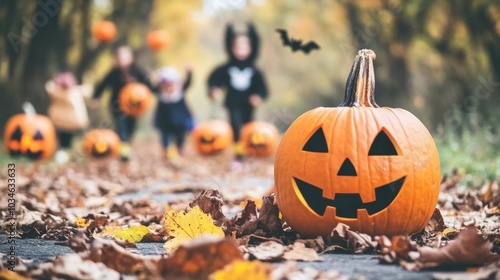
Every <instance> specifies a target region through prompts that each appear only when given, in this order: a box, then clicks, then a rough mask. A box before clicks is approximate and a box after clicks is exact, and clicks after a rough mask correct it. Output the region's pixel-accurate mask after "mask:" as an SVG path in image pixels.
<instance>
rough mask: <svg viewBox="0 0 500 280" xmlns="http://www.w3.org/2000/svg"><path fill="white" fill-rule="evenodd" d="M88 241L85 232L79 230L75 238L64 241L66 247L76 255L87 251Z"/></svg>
mask: <svg viewBox="0 0 500 280" xmlns="http://www.w3.org/2000/svg"><path fill="white" fill-rule="evenodd" d="M89 241H90V240H89V238H88V237H87V235H86V234H85V230H83V229H80V230H78V232H77V233H76V234H75V236H73V237H72V238H70V239H68V240H67V241H66V245H68V246H69V247H70V248H71V249H72V250H73V251H75V252H76V253H79V252H83V251H85V250H87V243H88V242H89Z"/></svg>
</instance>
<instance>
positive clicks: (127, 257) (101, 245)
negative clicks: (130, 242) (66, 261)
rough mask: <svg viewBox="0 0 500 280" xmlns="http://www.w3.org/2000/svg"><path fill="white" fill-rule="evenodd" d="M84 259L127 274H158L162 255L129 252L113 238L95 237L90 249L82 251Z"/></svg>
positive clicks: (150, 275) (151, 275)
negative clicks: (142, 254)
mask: <svg viewBox="0 0 500 280" xmlns="http://www.w3.org/2000/svg"><path fill="white" fill-rule="evenodd" d="M80 255H81V256H82V258H83V259H84V260H90V261H93V262H96V263H103V264H105V265H106V266H107V267H109V268H111V269H113V270H116V271H118V272H119V273H121V274H125V275H142V276H149V277H153V276H157V275H158V273H157V267H158V265H157V263H158V261H159V260H160V259H161V256H140V255H135V254H132V253H130V252H128V251H127V250H126V249H125V248H123V247H121V246H120V245H118V244H117V243H116V242H114V241H112V240H104V239H95V240H93V241H92V243H91V244H90V248H89V250H87V251H85V252H81V253H80Z"/></svg>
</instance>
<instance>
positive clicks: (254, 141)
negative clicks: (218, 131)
mask: <svg viewBox="0 0 500 280" xmlns="http://www.w3.org/2000/svg"><path fill="white" fill-rule="evenodd" d="M278 137H279V133H278V129H277V128H276V126H274V125H273V124H271V123H267V122H259V121H254V122H250V123H247V124H246V125H244V126H243V127H242V128H241V141H242V142H243V148H244V150H245V155H247V156H255V157H268V156H270V155H271V154H272V153H273V152H274V150H275V149H276V145H277V143H278Z"/></svg>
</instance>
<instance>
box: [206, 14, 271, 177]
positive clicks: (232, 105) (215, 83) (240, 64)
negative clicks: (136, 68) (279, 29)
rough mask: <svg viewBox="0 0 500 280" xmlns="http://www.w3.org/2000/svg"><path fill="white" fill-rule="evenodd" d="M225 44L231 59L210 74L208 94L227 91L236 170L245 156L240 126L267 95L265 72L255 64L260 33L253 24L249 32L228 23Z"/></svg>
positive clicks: (250, 116) (232, 165)
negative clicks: (242, 31)
mask: <svg viewBox="0 0 500 280" xmlns="http://www.w3.org/2000/svg"><path fill="white" fill-rule="evenodd" d="M225 47H226V52H227V54H228V57H229V60H228V61H227V62H226V63H224V64H223V65H221V66H219V67H217V68H216V69H215V70H214V71H213V72H212V73H211V74H210V77H209V78H208V87H209V95H210V97H211V98H213V99H216V98H219V97H220V95H221V94H222V93H223V92H222V90H223V89H224V90H225V91H226V96H225V100H224V105H225V107H226V108H227V110H228V113H229V120H230V123H231V127H232V129H233V135H234V142H235V146H234V153H235V158H234V161H233V162H232V164H231V169H232V170H233V171H238V170H240V169H241V168H242V160H243V156H244V151H243V144H242V143H240V142H239V141H240V129H241V127H242V126H243V125H244V124H246V123H248V122H250V121H252V120H253V113H254V110H255V108H256V107H257V106H258V105H259V104H260V103H261V102H262V100H263V99H265V98H267V95H268V92H267V86H266V83H265V79H264V75H263V74H262V72H261V71H260V70H259V69H258V68H257V66H256V65H255V59H256V58H257V55H258V51H259V36H258V35H257V31H256V30H255V28H254V26H253V25H252V24H249V25H248V32H247V33H235V32H234V30H233V27H232V25H228V26H227V27H226V35H225Z"/></svg>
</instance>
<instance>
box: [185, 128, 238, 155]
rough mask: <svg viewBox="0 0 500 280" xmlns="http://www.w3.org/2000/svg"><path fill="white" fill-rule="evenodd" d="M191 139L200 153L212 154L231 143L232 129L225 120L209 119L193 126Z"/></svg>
mask: <svg viewBox="0 0 500 280" xmlns="http://www.w3.org/2000/svg"><path fill="white" fill-rule="evenodd" d="M192 139H193V144H194V147H195V148H196V150H197V151H198V152H199V153H200V154H204V155H208V154H214V153H217V152H220V151H222V150H224V149H226V148H227V147H228V146H229V145H230V144H231V143H232V141H233V131H232V130H231V126H229V124H228V123H226V122H225V121H221V120H210V121H206V122H203V123H201V124H199V125H197V126H196V127H195V128H194V130H193V134H192Z"/></svg>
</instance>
